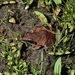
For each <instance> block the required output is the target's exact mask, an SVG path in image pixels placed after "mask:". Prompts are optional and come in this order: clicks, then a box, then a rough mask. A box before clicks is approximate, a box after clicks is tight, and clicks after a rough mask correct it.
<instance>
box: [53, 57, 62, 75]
mask: <svg viewBox="0 0 75 75" xmlns="http://www.w3.org/2000/svg"><path fill="white" fill-rule="evenodd" d="M54 75H61V57H60V58H59V59H58V60H57V61H56V63H55V66H54Z"/></svg>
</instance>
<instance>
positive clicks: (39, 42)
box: [23, 26, 56, 48]
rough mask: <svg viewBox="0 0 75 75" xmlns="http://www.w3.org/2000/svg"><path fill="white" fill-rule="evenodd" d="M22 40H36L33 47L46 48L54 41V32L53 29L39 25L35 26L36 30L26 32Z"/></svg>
mask: <svg viewBox="0 0 75 75" xmlns="http://www.w3.org/2000/svg"><path fill="white" fill-rule="evenodd" d="M23 40H28V41H33V42H36V45H35V46H34V48H37V47H40V46H44V47H45V48H48V47H49V46H50V45H51V44H52V43H53V42H55V40H56V39H55V34H54V32H53V31H50V30H49V29H47V28H45V27H43V26H40V27H37V28H36V30H33V31H31V32H28V33H27V34H26V35H25V36H24V37H23Z"/></svg>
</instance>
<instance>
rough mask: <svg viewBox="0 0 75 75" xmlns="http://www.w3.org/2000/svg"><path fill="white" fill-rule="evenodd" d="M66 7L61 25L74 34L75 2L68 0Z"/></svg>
mask: <svg viewBox="0 0 75 75" xmlns="http://www.w3.org/2000/svg"><path fill="white" fill-rule="evenodd" d="M65 5H66V6H65V9H64V11H63V15H62V17H61V21H60V22H61V23H60V25H61V26H62V27H63V28H65V27H66V26H68V28H69V32H72V31H73V29H74V28H75V4H74V1H73V0H67V2H66V3H65Z"/></svg>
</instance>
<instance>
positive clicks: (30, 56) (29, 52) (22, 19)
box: [0, 4, 75, 75]
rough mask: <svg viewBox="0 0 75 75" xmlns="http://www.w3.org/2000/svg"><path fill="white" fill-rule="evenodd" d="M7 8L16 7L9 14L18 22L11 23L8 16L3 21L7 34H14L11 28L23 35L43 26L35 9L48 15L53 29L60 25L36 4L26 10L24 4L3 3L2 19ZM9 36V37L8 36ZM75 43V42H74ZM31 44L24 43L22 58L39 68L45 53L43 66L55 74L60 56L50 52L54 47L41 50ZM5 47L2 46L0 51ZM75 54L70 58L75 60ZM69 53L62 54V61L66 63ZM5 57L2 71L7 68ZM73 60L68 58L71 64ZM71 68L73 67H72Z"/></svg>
mask: <svg viewBox="0 0 75 75" xmlns="http://www.w3.org/2000/svg"><path fill="white" fill-rule="evenodd" d="M15 6H17V9H15ZM6 8H7V9H10V10H12V9H15V10H12V11H13V12H14V13H10V12H9V15H8V16H12V17H14V18H15V19H16V23H15V24H14V23H10V22H8V20H9V19H8V18H7V21H5V22H3V23H2V24H1V25H0V29H3V34H4V35H5V36H10V37H11V36H12V35H11V32H10V30H9V28H10V29H11V30H12V31H13V33H14V34H15V35H16V34H17V33H19V34H21V35H22V36H24V35H25V34H26V33H27V32H29V31H31V30H34V29H35V28H36V27H37V26H41V25H42V23H41V21H40V20H39V18H38V17H37V16H36V15H35V13H34V11H35V10H37V11H41V12H42V13H44V14H45V15H46V16H47V17H48V21H49V23H51V25H52V27H53V30H54V31H55V29H56V27H58V26H59V24H58V22H57V21H55V20H54V19H53V17H52V16H51V14H50V13H48V11H47V10H46V9H45V8H43V7H41V8H37V7H36V6H34V7H33V8H31V9H29V10H24V6H22V5H20V4H11V5H10V4H7V5H2V6H1V7H0V19H2V18H4V17H5V15H6ZM6 38H7V37H6ZM7 39H8V41H10V38H7ZM74 43H75V42H74ZM28 44H29V46H28V48H26V47H25V44H23V45H22V49H21V59H23V60H24V61H26V62H31V64H32V65H33V66H34V67H35V68H37V66H38V63H39V62H40V60H41V53H42V54H43V58H44V59H43V61H44V64H43V67H44V68H46V75H52V74H53V69H54V64H55V61H56V60H57V59H58V58H59V56H51V55H49V54H48V52H50V51H52V48H51V47H50V48H49V49H45V48H44V47H43V48H41V49H39V50H34V49H33V48H32V45H33V44H32V43H28ZM2 50H3V49H2V48H0V52H1V51H2ZM74 55H75V53H73V54H71V55H69V56H70V59H72V61H73V62H75V60H74V58H75V57H74ZM67 56H68V55H63V56H62V63H65V62H66V61H65V60H66V59H67ZM5 61H6V60H5V59H4V58H2V57H0V72H4V71H6V70H7V68H6V65H5V64H4V63H5ZM72 61H70V60H68V64H69V65H71V64H72ZM70 69H71V67H70ZM64 74H67V75H70V70H68V69H66V68H63V69H62V75H64Z"/></svg>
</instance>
